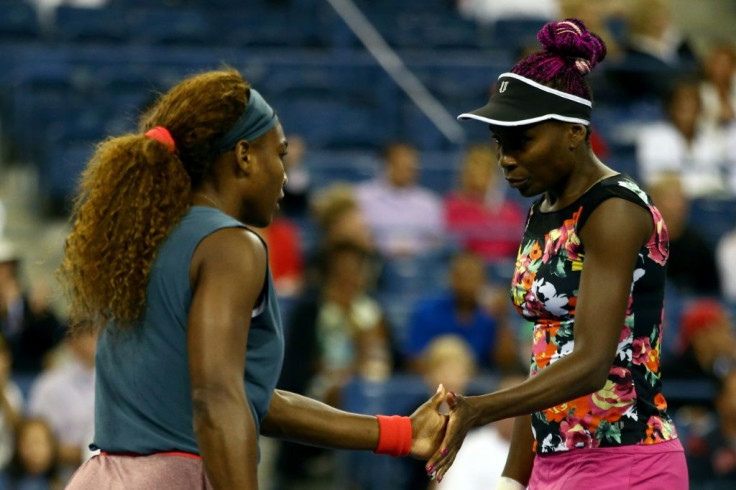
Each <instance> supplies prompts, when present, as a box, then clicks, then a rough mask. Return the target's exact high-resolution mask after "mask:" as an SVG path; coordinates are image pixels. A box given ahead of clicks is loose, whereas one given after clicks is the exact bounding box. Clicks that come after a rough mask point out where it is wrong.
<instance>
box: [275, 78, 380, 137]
mask: <svg viewBox="0 0 736 490" xmlns="http://www.w3.org/2000/svg"><path fill="white" fill-rule="evenodd" d="M271 101H272V103H273V104H274V106H275V107H279V108H280V109H279V117H280V119H281V121H282V123H283V125H284V128H285V130H286V131H287V132H291V133H298V134H301V135H302V136H303V137H304V139H305V140H306V141H307V142H308V144H309V145H310V146H312V147H314V148H323V149H325V148H331V149H350V148H371V147H375V148H377V147H380V146H381V145H382V144H383V143H384V142H385V141H386V140H387V138H388V137H389V134H390V133H389V132H388V131H387V130H388V129H389V126H388V125H386V124H377V122H378V121H381V117H380V114H379V113H378V111H377V109H376V107H375V106H373V105H372V104H371V103H370V102H366V101H363V100H356V99H351V100H339V99H337V98H335V97H334V96H332V94H324V95H318V94H314V93H311V94H310V93H308V92H306V91H305V92H301V93H299V94H291V95H287V96H285V95H284V94H281V95H279V96H274V97H273V98H272V99H271Z"/></svg>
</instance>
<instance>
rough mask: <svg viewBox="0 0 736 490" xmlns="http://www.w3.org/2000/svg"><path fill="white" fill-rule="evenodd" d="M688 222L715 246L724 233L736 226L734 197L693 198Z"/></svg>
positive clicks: (735, 201)
mask: <svg viewBox="0 0 736 490" xmlns="http://www.w3.org/2000/svg"><path fill="white" fill-rule="evenodd" d="M689 222H690V223H691V224H692V225H693V226H694V227H695V228H696V229H698V230H699V231H700V233H701V234H702V235H703V236H704V237H705V239H706V240H707V241H708V242H709V243H710V244H711V245H712V246H715V245H716V244H717V243H718V240H719V239H720V238H721V236H723V234H724V233H726V232H728V231H731V230H733V229H734V228H736V199H733V198H730V199H729V198H723V199H718V198H700V199H693V200H692V201H691V202H690V218H689Z"/></svg>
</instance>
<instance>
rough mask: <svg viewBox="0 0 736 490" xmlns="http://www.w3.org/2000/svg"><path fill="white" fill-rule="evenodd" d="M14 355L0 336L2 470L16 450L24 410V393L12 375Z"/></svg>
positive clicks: (0, 466)
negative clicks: (16, 437)
mask: <svg viewBox="0 0 736 490" xmlns="http://www.w3.org/2000/svg"><path fill="white" fill-rule="evenodd" d="M12 362H13V358H12V355H11V354H10V350H9V348H8V344H7V343H6V342H5V339H4V338H2V336H0V470H4V469H5V468H6V467H7V465H8V463H9V462H10V459H11V458H12V457H13V451H14V450H15V426H16V425H18V421H19V418H18V417H19V415H20V414H21V413H22V412H23V395H22V393H21V391H20V389H19V388H18V386H16V384H15V383H14V382H13V380H12V379H11V377H10V374H11V373H10V365H11V363H12Z"/></svg>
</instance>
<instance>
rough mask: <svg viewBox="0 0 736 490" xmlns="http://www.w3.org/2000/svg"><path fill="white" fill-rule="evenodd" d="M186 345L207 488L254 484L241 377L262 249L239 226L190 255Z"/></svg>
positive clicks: (262, 270)
mask: <svg viewBox="0 0 736 490" xmlns="http://www.w3.org/2000/svg"><path fill="white" fill-rule="evenodd" d="M190 270H191V273H190V280H191V284H192V291H193V295H192V304H191V307H190V309H189V320H188V327H187V328H188V330H187V336H188V338H187V344H188V355H189V371H190V379H191V386H192V409H193V417H194V432H195V435H196V437H197V443H198V444H199V449H200V455H201V456H202V461H203V463H204V466H205V470H206V472H207V476H208V477H209V480H210V482H211V483H212V486H213V488H214V489H227V490H231V489H248V490H254V489H257V488H258V474H257V469H258V443H257V441H258V434H257V430H256V426H255V423H254V421H253V416H252V414H251V411H250V406H249V405H248V399H247V394H246V392H245V385H244V382H243V373H244V372H245V363H246V347H247V342H248V332H249V329H250V318H251V312H252V311H253V307H254V306H255V304H256V302H257V300H258V298H259V296H260V294H261V291H262V289H263V285H264V281H265V277H266V252H265V249H264V247H263V244H262V243H261V242H260V240H259V239H258V238H257V237H256V236H255V235H253V233H250V232H248V231H246V230H243V229H240V228H228V229H225V230H220V231H217V232H215V233H213V234H212V235H210V236H209V237H207V238H205V239H204V240H203V241H202V243H200V245H199V247H198V248H197V250H196V252H195V253H194V257H193V258H192V265H191V269H190Z"/></svg>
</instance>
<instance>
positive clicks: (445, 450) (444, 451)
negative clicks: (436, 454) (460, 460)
mask: <svg viewBox="0 0 736 490" xmlns="http://www.w3.org/2000/svg"><path fill="white" fill-rule="evenodd" d="M442 456H447V448H444V449H443V450H442Z"/></svg>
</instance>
